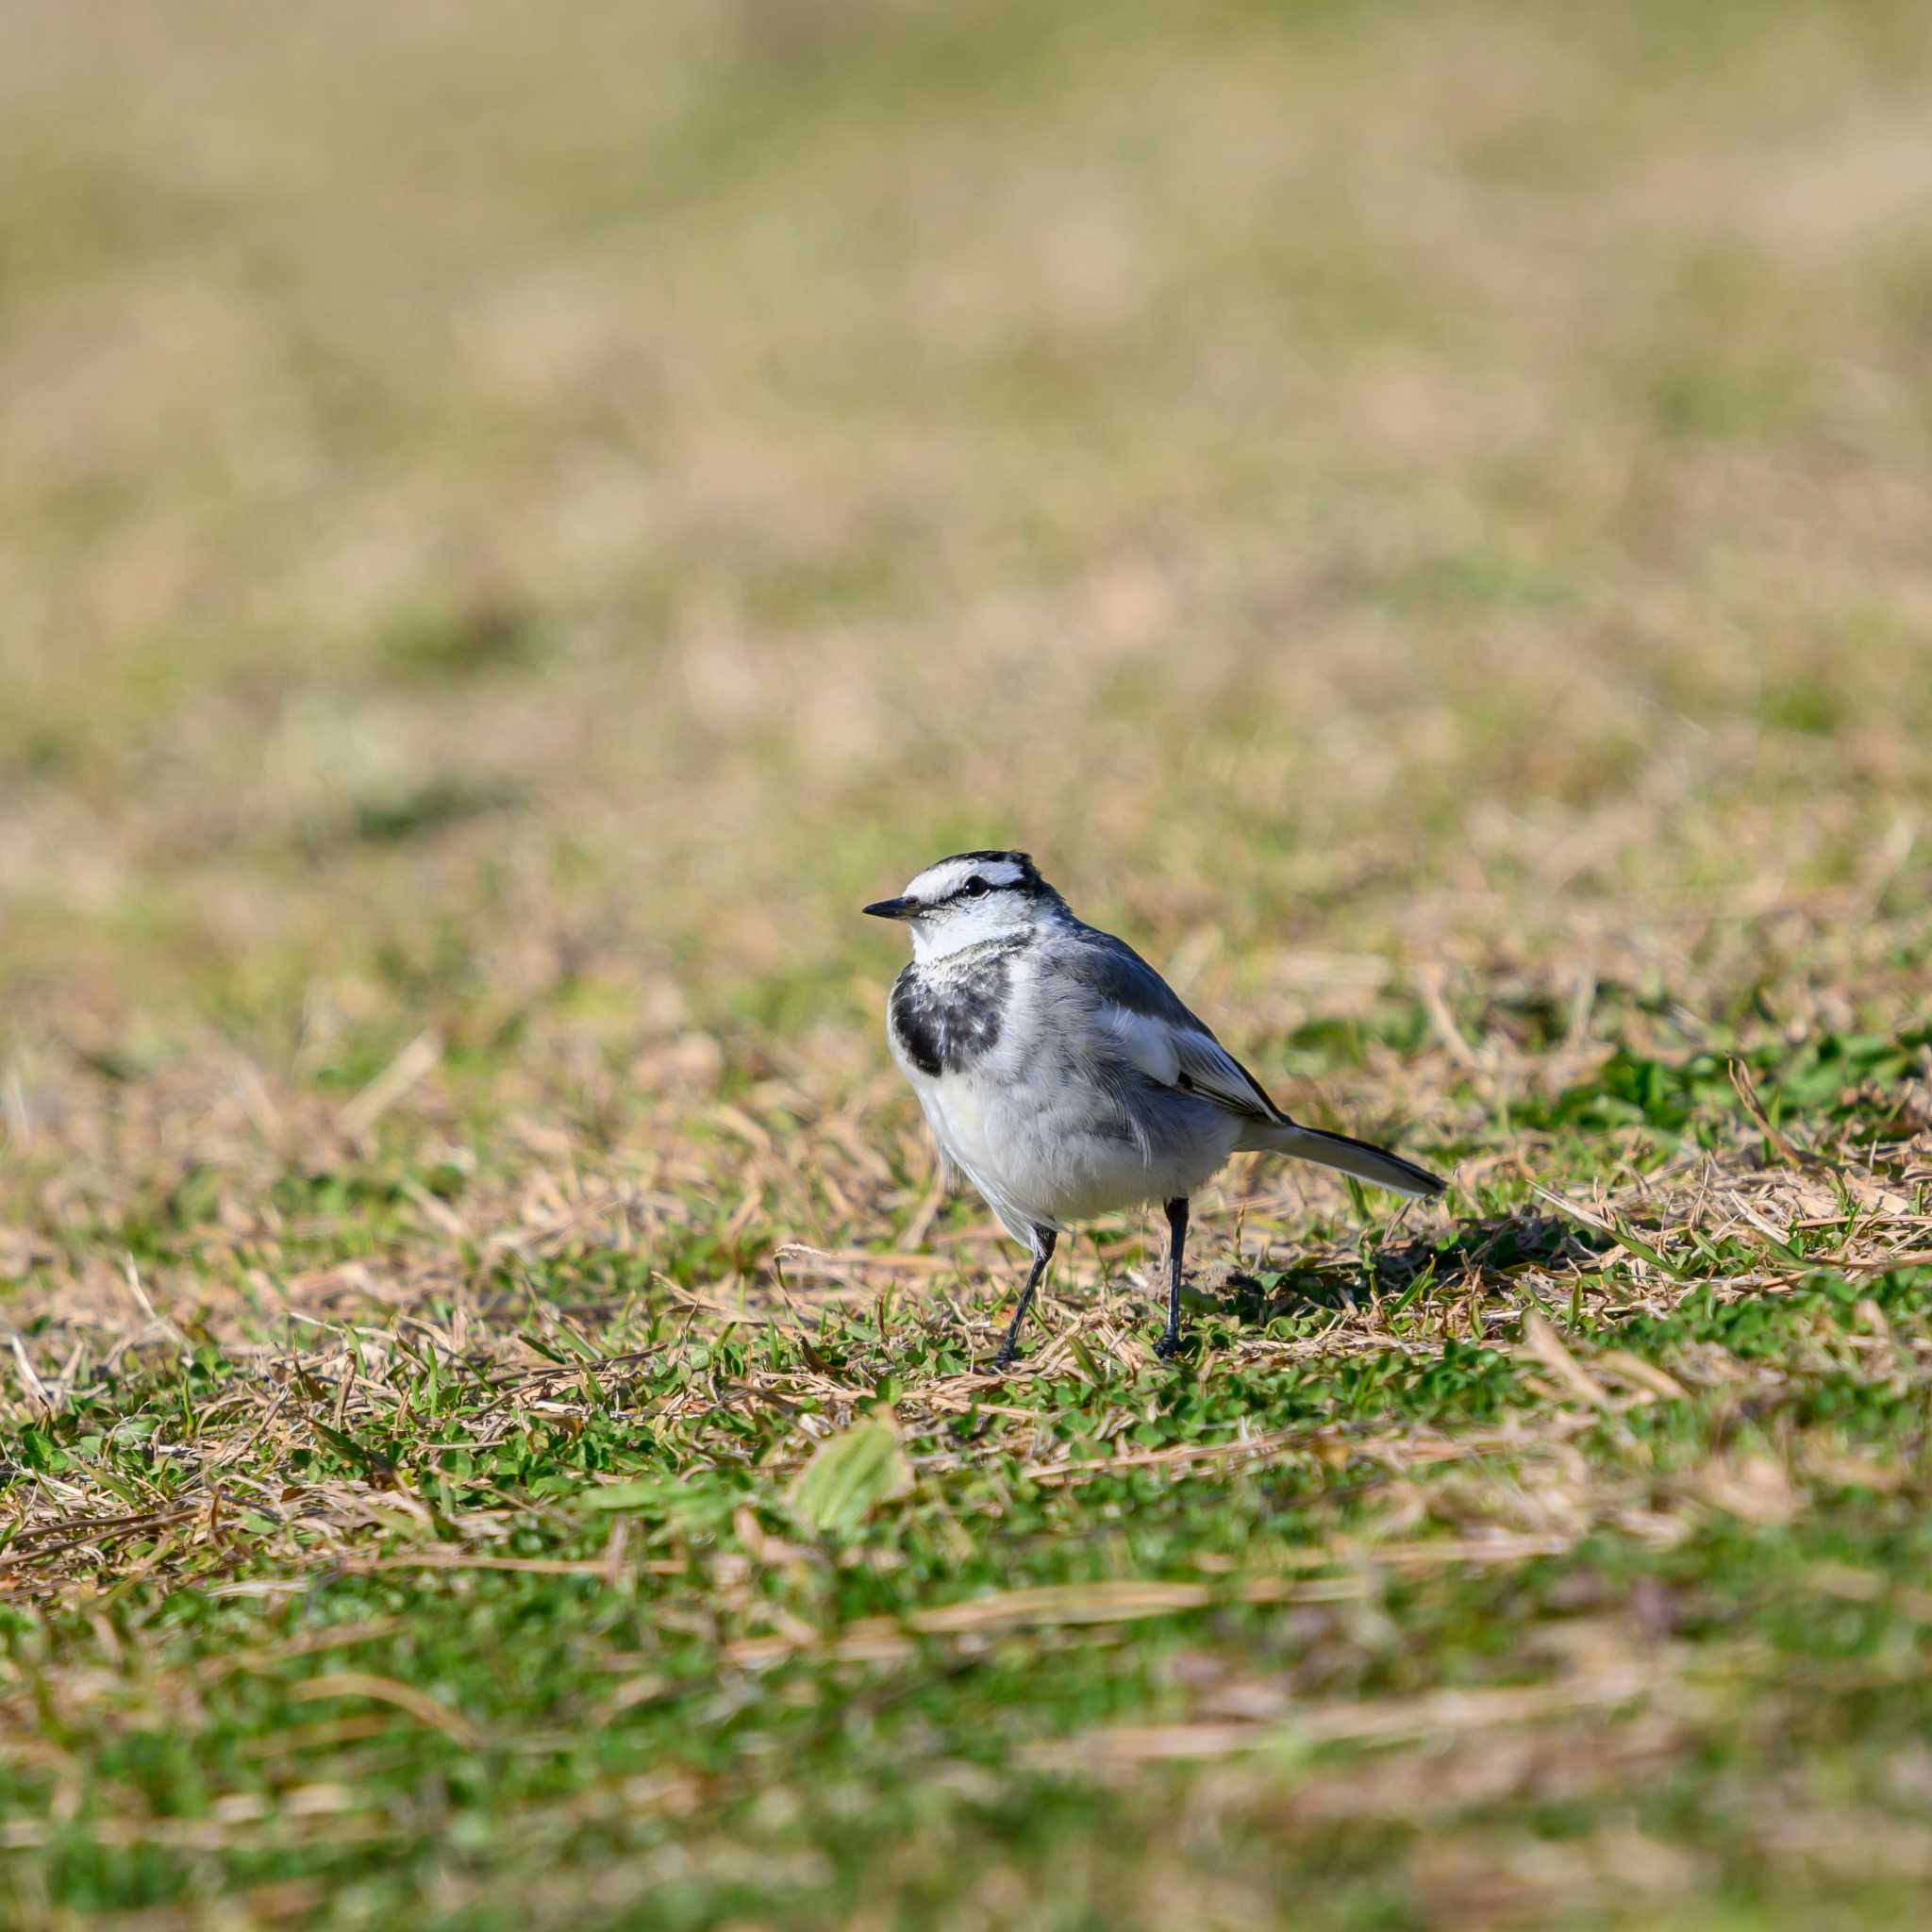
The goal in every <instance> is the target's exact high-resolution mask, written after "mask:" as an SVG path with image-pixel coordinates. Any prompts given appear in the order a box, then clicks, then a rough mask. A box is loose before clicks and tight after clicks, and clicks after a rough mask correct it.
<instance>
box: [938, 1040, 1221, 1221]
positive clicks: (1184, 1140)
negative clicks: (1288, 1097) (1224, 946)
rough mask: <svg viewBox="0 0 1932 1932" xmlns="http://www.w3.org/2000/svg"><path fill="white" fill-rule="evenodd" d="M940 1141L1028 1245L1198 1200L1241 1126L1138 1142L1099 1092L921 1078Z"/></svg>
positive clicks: (986, 1079) (977, 1077)
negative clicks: (1038, 1230)
mask: <svg viewBox="0 0 1932 1932" xmlns="http://www.w3.org/2000/svg"><path fill="white" fill-rule="evenodd" d="M913 1086H914V1088H915V1090H916V1091H917V1092H918V1094H919V1104H920V1106H921V1108H923V1109H924V1113H925V1118H926V1121H927V1123H928V1124H930V1126H931V1127H932V1130H933V1136H934V1138H935V1139H936V1140H937V1141H939V1143H940V1146H941V1148H942V1149H943V1150H944V1152H945V1154H946V1156H947V1158H949V1159H950V1160H951V1161H952V1162H953V1164H954V1165H955V1166H956V1167H958V1169H959V1170H960V1172H961V1173H962V1174H965V1176H966V1178H967V1179H968V1180H970V1181H971V1182H972V1183H973V1185H974V1187H975V1188H976V1189H977V1190H978V1191H979V1192H980V1193H981V1194H982V1195H984V1196H985V1198H986V1202H987V1205H988V1206H989V1207H991V1208H992V1210H993V1212H994V1213H995V1214H997V1215H998V1216H999V1218H1000V1220H1001V1222H1002V1223H1003V1224H1005V1225H1006V1227H1007V1228H1008V1231H1009V1232H1010V1233H1012V1234H1013V1235H1014V1236H1016V1237H1017V1238H1019V1239H1021V1240H1024V1239H1025V1230H1026V1228H1027V1227H1029V1226H1034V1225H1043V1226H1047V1227H1058V1228H1064V1227H1068V1226H1070V1225H1072V1224H1074V1223H1077V1222H1082V1221H1091V1219H1092V1218H1093V1217H1094V1216H1095V1215H1098V1214H1110V1213H1112V1212H1114V1211H1115V1210H1116V1209H1119V1208H1135V1207H1139V1206H1140V1205H1141V1203H1143V1202H1147V1201H1168V1200H1173V1199H1174V1197H1175V1196H1177V1195H1184V1194H1191V1193H1192V1192H1193V1191H1195V1190H1196V1189H1197V1188H1199V1187H1200V1186H1201V1185H1202V1184H1203V1183H1204V1182H1205V1181H1206V1180H1207V1179H1208V1176H1209V1175H1210V1174H1213V1173H1214V1171H1215V1170H1216V1169H1217V1168H1219V1167H1220V1166H1221V1164H1222V1163H1223V1161H1224V1160H1225V1159H1226V1158H1227V1157H1228V1155H1229V1153H1230V1152H1231V1151H1232V1150H1233V1146H1234V1142H1235V1140H1236V1139H1237V1138H1238V1133H1239V1128H1238V1125H1237V1124H1236V1123H1235V1122H1234V1121H1233V1120H1232V1119H1229V1120H1228V1121H1227V1122H1226V1123H1225V1125H1223V1124H1221V1123H1220V1122H1219V1121H1213V1120H1210V1121H1209V1123H1208V1131H1207V1132H1205V1133H1202V1132H1190V1133H1187V1134H1182V1135H1174V1134H1172V1133H1163V1134H1158V1135H1155V1136H1152V1137H1150V1139H1149V1140H1148V1141H1144V1142H1143V1141H1137V1140H1136V1139H1135V1138H1133V1137H1132V1136H1131V1134H1129V1133H1127V1132H1125V1131H1124V1130H1123V1126H1122V1124H1121V1122H1120V1121H1119V1119H1118V1117H1117V1116H1114V1115H1113V1114H1112V1113H1111V1111H1110V1110H1109V1109H1108V1108H1106V1107H1104V1106H1102V1105H1097V1104H1096V1098H1095V1096H1094V1095H1093V1094H1091V1092H1083V1091H1079V1090H1078V1089H1071V1090H1070V1089H1069V1088H1068V1087H1067V1086H1065V1085H1064V1084H1062V1085H1054V1084H1051V1083H1048V1082H1045V1081H1031V1080H1027V1079H1024V1077H1023V1078H1021V1079H1018V1080H1013V1079H1006V1078H1001V1077H999V1075H998V1074H997V1073H993V1074H982V1073H980V1072H978V1071H976V1070H975V1071H974V1072H973V1073H969V1074H945V1075H941V1077H939V1078H937V1079H932V1078H926V1077H923V1076H919V1075H915V1076H914V1078H913Z"/></svg>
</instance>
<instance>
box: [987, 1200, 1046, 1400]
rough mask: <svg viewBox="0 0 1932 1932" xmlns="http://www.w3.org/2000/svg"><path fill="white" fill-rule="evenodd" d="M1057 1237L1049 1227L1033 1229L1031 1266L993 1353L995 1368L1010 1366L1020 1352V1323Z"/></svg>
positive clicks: (1043, 1272) (1044, 1271)
mask: <svg viewBox="0 0 1932 1932" xmlns="http://www.w3.org/2000/svg"><path fill="white" fill-rule="evenodd" d="M1056 1240H1058V1236H1057V1235H1056V1234H1055V1233H1054V1230H1053V1229H1052V1228H1050V1227H1036V1228H1035V1229H1034V1230H1033V1266H1032V1267H1031V1268H1029V1269H1028V1270H1027V1271H1026V1286H1025V1287H1024V1288H1023V1289H1022V1290H1021V1291H1020V1306H1019V1307H1017V1308H1015V1309H1014V1310H1013V1319H1012V1320H1011V1321H1010V1322H1009V1323H1008V1324H1007V1333H1006V1338H1005V1340H1003V1341H1001V1343H1000V1345H999V1348H998V1349H997V1351H996V1352H995V1353H994V1355H993V1358H992V1365H993V1367H994V1368H996V1369H1009V1368H1011V1367H1012V1365H1013V1357H1015V1356H1016V1355H1018V1354H1019V1352H1020V1351H1019V1347H1018V1343H1019V1340H1020V1324H1021V1323H1022V1322H1024V1320H1025V1319H1026V1310H1027V1309H1028V1307H1031V1306H1032V1303H1033V1291H1034V1290H1035V1289H1036V1288H1038V1287H1039V1286H1040V1277H1041V1275H1042V1274H1045V1273H1046V1264H1047V1263H1048V1262H1049V1261H1051V1260H1052V1259H1053V1244H1054V1242H1055V1241H1056Z"/></svg>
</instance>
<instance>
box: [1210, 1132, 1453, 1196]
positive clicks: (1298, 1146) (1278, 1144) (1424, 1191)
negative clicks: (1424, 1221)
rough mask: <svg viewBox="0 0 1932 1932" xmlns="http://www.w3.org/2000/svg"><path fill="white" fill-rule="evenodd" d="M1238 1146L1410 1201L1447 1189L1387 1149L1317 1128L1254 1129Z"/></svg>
mask: <svg viewBox="0 0 1932 1932" xmlns="http://www.w3.org/2000/svg"><path fill="white" fill-rule="evenodd" d="M1241 1145H1242V1146H1243V1147H1244V1148H1246V1149H1248V1150H1250V1151H1253V1152H1260V1153H1267V1154H1291V1155H1293V1156H1294V1158H1296V1159H1297V1160H1312V1161H1314V1162H1316V1163H1317V1164H1318V1165H1319V1166H1322V1167H1336V1168H1340V1169H1341V1172H1342V1173H1343V1174H1354V1175H1355V1177H1356V1179H1357V1180H1358V1181H1368V1182H1369V1183H1371V1185H1373V1186H1374V1187H1378V1188H1387V1189H1389V1190H1390V1191H1391V1192H1393V1193H1397V1194H1407V1195H1408V1196H1409V1198H1410V1199H1411V1200H1417V1201H1428V1200H1433V1199H1434V1198H1435V1196H1436V1195H1438V1194H1440V1193H1441V1191H1442V1190H1443V1189H1444V1188H1446V1187H1447V1186H1448V1185H1449V1183H1448V1182H1447V1181H1444V1180H1441V1179H1439V1178H1438V1177H1437V1176H1436V1175H1435V1174H1431V1173H1430V1172H1429V1171H1428V1169H1427V1168H1425V1167H1418V1166H1417V1165H1416V1164H1415V1162H1414V1161H1412V1160H1405V1159H1403V1158H1402V1156H1401V1155H1399V1154H1391V1153H1390V1152H1389V1151H1388V1149H1387V1148H1384V1147H1371V1146H1370V1145H1369V1143H1368V1142H1367V1141H1351V1140H1350V1139H1349V1137H1348V1136H1347V1135H1346V1134H1324V1132H1323V1131H1322V1130H1321V1128H1320V1127H1304V1126H1300V1125H1298V1124H1296V1123H1295V1122H1293V1121H1284V1122H1282V1123H1281V1124H1279V1125H1278V1126H1276V1125H1273V1124H1271V1125H1268V1126H1257V1128H1256V1130H1255V1131H1254V1133H1253V1134H1251V1135H1250V1136H1249V1137H1248V1139H1247V1140H1245V1141H1242V1142H1241Z"/></svg>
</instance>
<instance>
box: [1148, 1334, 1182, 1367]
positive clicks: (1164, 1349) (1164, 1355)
mask: <svg viewBox="0 0 1932 1932" xmlns="http://www.w3.org/2000/svg"><path fill="white" fill-rule="evenodd" d="M1180 1352H1181V1339H1180V1337H1179V1336H1178V1335H1174V1334H1167V1335H1163V1336H1162V1337H1161V1338H1160V1340H1159V1341H1157V1342H1156V1343H1155V1344H1154V1353H1155V1354H1156V1355H1158V1357H1160V1359H1161V1360H1162V1361H1164V1362H1171V1361H1173V1360H1174V1357H1176V1356H1177V1355H1179V1354H1180Z"/></svg>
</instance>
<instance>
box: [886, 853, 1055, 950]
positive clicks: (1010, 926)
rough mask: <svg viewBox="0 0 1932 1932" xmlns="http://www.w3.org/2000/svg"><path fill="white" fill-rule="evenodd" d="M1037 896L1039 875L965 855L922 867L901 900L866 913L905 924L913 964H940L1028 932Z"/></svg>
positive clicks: (1037, 912)
mask: <svg viewBox="0 0 1932 1932" xmlns="http://www.w3.org/2000/svg"><path fill="white" fill-rule="evenodd" d="M1041 891H1042V888H1041V883H1040V875H1039V874H1037V873H1033V872H1030V871H1029V870H1028V868H1027V867H1025V866H1024V865H1022V864H1020V863H1019V862H1018V861H1017V860H1016V859H1011V858H1001V857H994V858H984V857H974V856H973V855H971V854H967V855H964V856H962V857H959V858H942V859H941V860H940V862H939V863H938V864H937V865H929V866H927V867H926V869H925V870H924V872H923V873H921V874H919V876H918V877H917V878H915V879H913V880H912V881H911V882H910V884H908V886H907V888H906V890H905V891H904V893H902V894H901V895H900V897H898V898H897V899H887V900H882V901H881V902H880V903H879V904H878V905H877V906H875V907H874V906H868V907H867V908H865V909H866V910H867V911H868V912H874V913H876V914H877V916H879V917H880V918H884V919H901V920H904V921H905V922H906V924H907V925H908V927H909V928H910V929H911V933H912V957H913V958H915V959H940V958H944V957H945V956H946V955H947V954H948V953H957V952H958V951H960V950H961V949H962V948H963V947H966V946H976V945H981V944H984V943H985V942H986V941H988V940H998V939H1008V938H1010V937H1011V936H1012V935H1014V934H1015V933H1022V932H1025V931H1027V930H1029V929H1030V928H1031V927H1032V926H1033V925H1035V924H1038V922H1039V920H1040V918H1041V913H1042V911H1043V909H1044V908H1043V905H1042V901H1041ZM1049 898H1050V894H1049Z"/></svg>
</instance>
